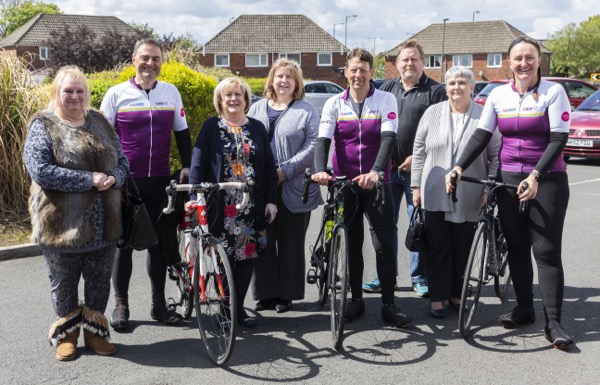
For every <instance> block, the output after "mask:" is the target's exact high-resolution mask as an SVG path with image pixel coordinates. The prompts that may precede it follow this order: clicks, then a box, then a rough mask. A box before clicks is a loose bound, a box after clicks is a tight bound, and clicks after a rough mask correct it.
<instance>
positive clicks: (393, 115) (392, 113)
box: [388, 112, 396, 119]
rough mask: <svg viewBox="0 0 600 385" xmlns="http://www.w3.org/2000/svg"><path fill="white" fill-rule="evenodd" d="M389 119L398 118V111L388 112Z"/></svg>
mask: <svg viewBox="0 0 600 385" xmlns="http://www.w3.org/2000/svg"><path fill="white" fill-rule="evenodd" d="M388 119H396V113H395V112H390V113H389V114H388Z"/></svg>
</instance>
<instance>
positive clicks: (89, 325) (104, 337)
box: [82, 306, 117, 356]
mask: <svg viewBox="0 0 600 385" xmlns="http://www.w3.org/2000/svg"><path fill="white" fill-rule="evenodd" d="M82 326H83V341H84V342H85V347H86V349H89V350H91V351H93V352H94V353H96V354H98V355H100V356H111V355H113V354H115V353H116V352H117V349H116V348H115V347H114V345H113V344H111V343H110V332H109V331H108V320H107V319H106V317H105V316H104V314H102V313H100V312H99V311H97V310H92V309H90V308H89V307H85V306H84V307H83V312H82Z"/></svg>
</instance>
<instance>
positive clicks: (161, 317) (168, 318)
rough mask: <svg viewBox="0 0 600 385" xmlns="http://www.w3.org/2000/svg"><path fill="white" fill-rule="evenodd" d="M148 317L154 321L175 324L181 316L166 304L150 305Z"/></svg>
mask: <svg viewBox="0 0 600 385" xmlns="http://www.w3.org/2000/svg"><path fill="white" fill-rule="evenodd" d="M150 317H152V319H153V320H155V321H160V322H164V323H165V324H167V325H175V324H176V323H178V322H179V321H181V319H182V318H183V317H181V314H179V313H177V312H176V311H175V310H168V309H167V305H166V304H165V305H152V308H151V309H150Z"/></svg>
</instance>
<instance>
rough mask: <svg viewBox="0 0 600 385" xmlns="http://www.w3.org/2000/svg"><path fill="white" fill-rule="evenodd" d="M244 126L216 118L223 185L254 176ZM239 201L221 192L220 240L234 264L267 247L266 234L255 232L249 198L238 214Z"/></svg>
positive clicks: (237, 195)
mask: <svg viewBox="0 0 600 385" xmlns="http://www.w3.org/2000/svg"><path fill="white" fill-rule="evenodd" d="M247 125H248V123H246V124H245V125H243V126H241V127H238V126H234V125H231V124H230V123H228V122H227V121H226V120H225V119H223V118H221V119H219V139H220V140H221V145H222V148H223V156H224V159H223V179H222V180H223V182H246V180H247V179H248V178H255V177H256V170H255V169H254V161H255V155H256V146H255V143H254V142H253V141H252V139H251V138H250V133H249V132H248V128H247ZM241 201H242V191H241V190H237V189H227V190H225V199H224V203H225V215H224V227H223V233H222V235H221V237H220V239H221V241H222V242H223V245H224V247H225V249H226V251H227V254H228V255H230V256H233V259H234V260H235V261H243V260H246V259H252V258H256V257H258V256H259V255H261V254H262V253H263V252H264V249H265V247H266V245H267V232H266V230H263V231H256V230H255V226H254V221H255V220H256V218H257V215H260V213H258V212H257V209H256V206H255V205H254V204H253V202H252V199H251V200H250V203H249V204H248V206H247V207H246V208H245V209H244V210H243V211H240V212H238V211H237V210H236V208H235V205H236V204H238V203H240V202H241Z"/></svg>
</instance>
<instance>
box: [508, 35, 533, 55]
mask: <svg viewBox="0 0 600 385" xmlns="http://www.w3.org/2000/svg"><path fill="white" fill-rule="evenodd" d="M519 43H528V44H531V45H533V46H535V47H536V48H537V49H538V51H539V50H540V43H538V42H537V40H535V39H532V38H530V37H527V36H521V37H518V38H516V39H515V40H513V41H512V42H511V43H510V45H509V46H508V53H510V50H511V49H512V48H513V47H514V46H515V45H517V44H519Z"/></svg>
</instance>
